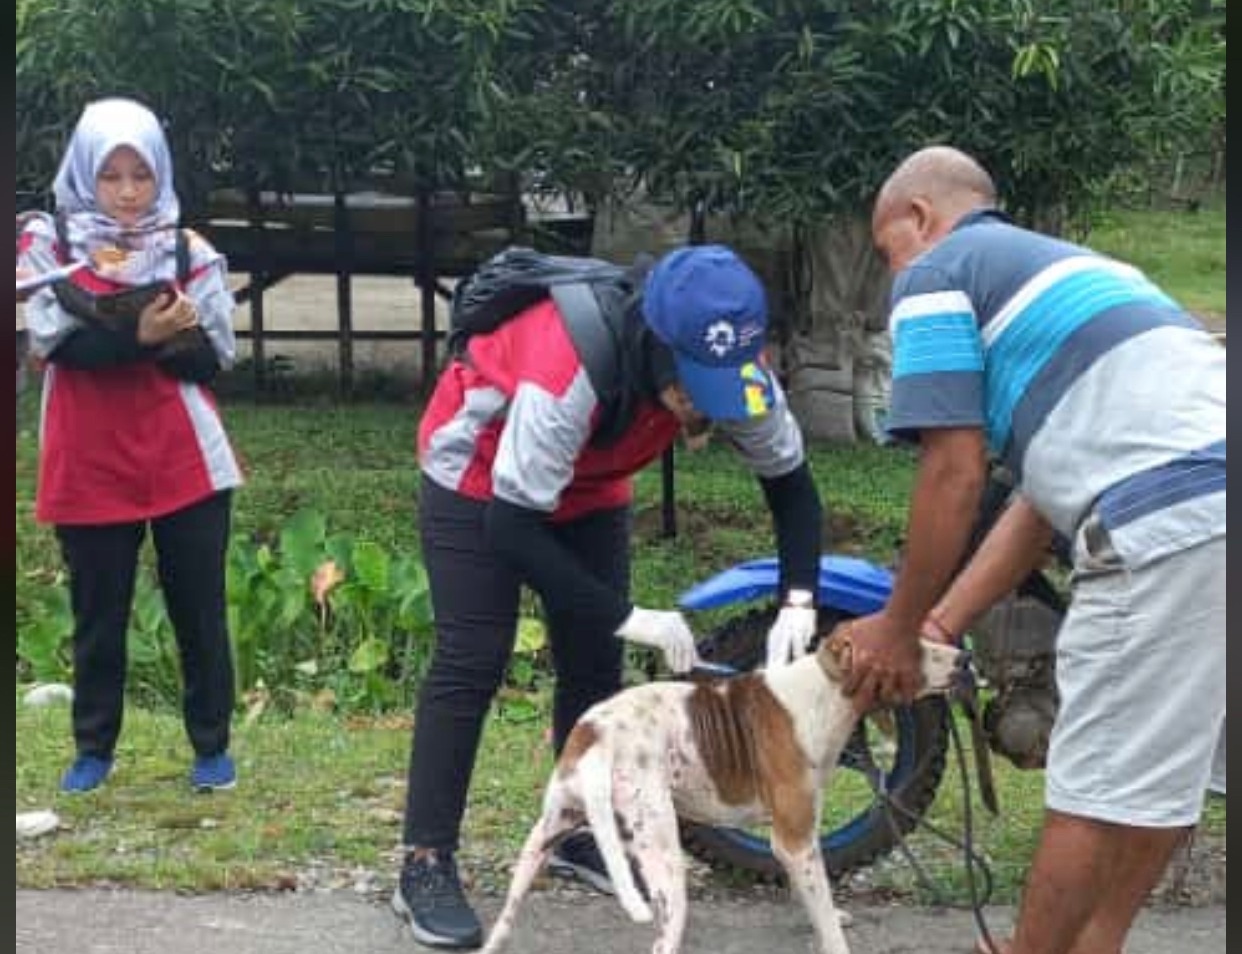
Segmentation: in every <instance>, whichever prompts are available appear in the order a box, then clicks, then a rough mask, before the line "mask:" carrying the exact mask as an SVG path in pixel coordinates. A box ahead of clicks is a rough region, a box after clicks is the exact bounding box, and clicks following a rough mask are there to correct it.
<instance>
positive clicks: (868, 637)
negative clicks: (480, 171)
mask: <svg viewBox="0 0 1242 954" xmlns="http://www.w3.org/2000/svg"><path fill="white" fill-rule="evenodd" d="M921 445H922V452H921V454H920V459H919V469H918V476H917V477H916V478H915V486H914V494H913V497H912V500H911V504H910V519H909V526H908V530H907V537H906V550H905V553H904V554H903V557H902V562H901V569H900V570H899V571H898V574H897V579H896V581H895V582H894V584H893V592H892V595H891V596H890V597H889V600H888V603H887V605H886V606H885V608H884V609H883V610H881V611H880V612H878V613H875V614H873V615H871V616H867V617H864V618H862V619H859V620H856V621H854V622H853V623H851V624H850V633H851V642H852V659H851V665H850V671H849V673H848V675H847V676H846V679H845V684H844V689H845V692H846V694H847V695H850V696H853V697H854V704H855V706H856V708H858V709H859V710H860V711H866V710H867V709H869V708H871V707H872V706H874V705H876V704H885V703H889V704H892V703H898V702H908V701H910V700H911V699H913V698H914V697H915V696H916V695H917V694H918V691H919V688H920V666H919V662H920V658H919V656H920V650H919V642H918V635H919V629H920V627H921V625H922V622H923V618H924V617H925V616H926V614H927V612H928V610H930V609H931V607H932V604H933V603H934V602H935V601H936V599H937V598H938V597H939V596H940V595H941V593H942V591H943V590H944V588H945V586H946V585H947V584H948V582H949V579H950V578H951V577H952V575H953V571H954V569H955V568H956V567H957V566H958V565H959V563H960V561H961V558H962V554H963V552H964V551H965V549H966V545H967V542H968V541H969V539H970V531H971V527H972V526H973V524H974V520H975V515H976V513H977V511H978V507H979V499H980V495H981V493H982V490H983V484H984V480H985V477H986V474H987V462H986V459H985V456H984V453H985V452H984V440H983V432H982V431H981V430H980V429H978V428H973V427H969V428H968V427H961V428H943V429H939V428H937V429H928V430H926V431H924V432H923V433H922V435H921Z"/></svg>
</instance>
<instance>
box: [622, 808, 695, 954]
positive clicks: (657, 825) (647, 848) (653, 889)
mask: <svg viewBox="0 0 1242 954" xmlns="http://www.w3.org/2000/svg"><path fill="white" fill-rule="evenodd" d="M643 792H644V794H643V796H642V797H641V798H633V799H630V798H625V797H621V798H618V799H617V803H618V814H619V815H620V816H621V817H622V819H623V823H625V824H627V825H628V826H629V829H630V831H631V832H633V840H632V841H631V842H630V851H631V852H632V853H633V856H634V861H635V863H636V864H637V866H638V870H639V873H640V874H641V875H642V877H643V880H644V881H645V882H646V884H647V894H648V896H649V897H650V898H651V904H652V906H653V907H654V908H655V913H656V925H657V927H658V929H659V935H658V936H657V937H656V941H655V945H654V946H653V947H652V948H651V951H652V954H677V952H678V951H680V950H681V942H682V936H683V935H684V934H685V931H686V859H685V855H684V854H683V853H682V850H681V841H680V839H679V838H678V836H677V813H676V810H675V809H674V808H673V800H672V798H671V797H670V796H669V795H668V792H667V788H666V787H665V785H664V784H652V785H644V786H643ZM657 793H658V794H657Z"/></svg>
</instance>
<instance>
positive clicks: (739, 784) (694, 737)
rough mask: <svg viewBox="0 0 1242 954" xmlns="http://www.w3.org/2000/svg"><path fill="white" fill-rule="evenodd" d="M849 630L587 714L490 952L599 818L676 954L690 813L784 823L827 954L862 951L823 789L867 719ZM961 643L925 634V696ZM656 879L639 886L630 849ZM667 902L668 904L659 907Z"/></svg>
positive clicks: (630, 892) (659, 943)
mask: <svg viewBox="0 0 1242 954" xmlns="http://www.w3.org/2000/svg"><path fill="white" fill-rule="evenodd" d="M848 649H849V647H848V637H843V636H841V635H836V636H834V637H833V638H831V639H828V640H824V641H823V642H822V643H821V645H820V648H819V649H818V650H817V652H815V653H814V654H812V655H808V656H804V657H803V658H802V659H800V660H798V661H797V662H795V663H793V664H791V665H788V666H783V667H781V668H779V669H774V670H772V671H763V672H756V673H750V674H747V675H743V676H739V677H736V678H733V679H723V680H712V681H708V682H698V683H690V682H658V683H649V684H645V685H641V686H636V687H634V688H631V689H627V690H625V691H623V692H621V693H618V694H617V695H615V696H613V697H612V698H610V699H607V700H605V701H604V702H601V703H599V704H597V705H595V706H593V707H592V708H591V709H589V710H588V711H587V712H586V713H584V714H583V716H582V718H581V719H580V720H579V721H578V724H577V725H576V726H575V728H574V730H573V732H572V733H571V734H570V736H569V738H568V740H567V741H566V743H565V748H564V750H563V751H562V753H561V757H560V760H559V761H558V763H557V766H556V769H555V771H554V772H553V776H552V779H551V781H550V782H549V783H548V787H547V790H546V792H545V793H544V801H543V813H542V814H541V815H540V817H539V820H538V821H537V822H536V823H535V826H534V828H532V829H531V832H530V835H529V836H528V837H527V839H526V844H525V845H524V846H523V848H522V852H521V854H520V856H519V857H518V861H517V864H516V866H515V869H514V873H513V881H512V883H511V885H510V887H509V894H508V897H507V899H506V901H505V906H504V909H503V910H502V911H501V913H500V917H499V918H498V919H497V921H496V924H495V926H494V927H493V929H492V933H491V936H490V937H489V938H488V942H487V945H486V947H485V948H484V954H495V952H496V951H499V950H500V948H501V945H502V944H503V943H504V941H505V939H506V938H507V937H508V935H509V933H510V931H511V930H512V928H513V922H514V918H515V915H516V913H517V907H518V904H519V903H520V901H521V899H522V897H523V896H524V895H525V894H526V892H527V891H528V890H529V888H530V885H531V882H532V881H533V880H534V878H535V875H536V874H537V873H538V872H539V870H540V869H541V868H542V867H543V865H544V864H545V863H546V862H547V860H548V856H549V854H550V852H551V849H552V847H553V845H554V844H555V843H556V841H557V840H558V839H559V838H560V837H561V836H562V835H564V834H565V833H566V832H568V831H570V830H572V829H574V828H577V827H579V826H581V825H583V824H584V823H586V824H589V825H590V827H591V830H592V832H593V834H594V836H595V840H596V842H597V844H598V845H599V849H600V852H601V854H602V855H603V857H604V861H605V864H606V865H607V866H608V874H609V876H610V877H611V879H612V882H613V886H614V888H615V889H616V894H617V899H618V901H620V903H621V905H622V907H623V908H624V909H625V911H626V913H627V914H629V916H630V917H631V918H632V919H633V920H634V921H638V922H642V923H646V922H650V921H652V920H653V919H654V920H655V921H656V922H657V927H658V930H659V934H658V936H657V938H656V941H655V944H654V946H653V947H652V954H676V952H678V951H679V950H680V949H681V942H682V935H683V933H684V931H685V926H686V869H685V858H684V855H683V854H682V851H681V845H680V842H679V840H678V835H677V819H678V816H680V817H683V818H686V819H689V820H693V821H697V822H700V823H704V824H710V825H725V826H730V827H741V826H745V825H753V824H756V823H761V822H770V823H771V826H772V850H773V852H774V854H775V855H776V857H777V859H778V860H779V861H780V863H781V865H782V866H783V867H784V869H785V872H786V874H787V875H788V878H789V883H790V885H791V886H792V887H793V889H794V891H795V893H796V894H797V895H798V897H799V898H800V899H801V901H802V903H803V905H804V906H805V907H806V910H807V913H808V914H809V916H810V919H811V924H812V926H813V927H814V930H815V936H816V940H817V944H818V950H819V951H820V952H821V954H848V950H849V949H848V946H847V945H846V942H845V935H844V934H843V933H842V931H841V926H840V923H839V921H838V918H837V914H836V910H835V908H834V905H833V901H832V892H831V889H830V887H829V884H828V878H827V874H826V872H825V869H824V862H823V858H822V856H821V854H820V847H819V838H818V831H819V821H820V819H819V809H820V798H819V792H820V791H821V789H822V788H823V786H824V784H825V783H826V782H827V781H828V779H829V777H830V776H831V774H832V771H833V769H834V768H835V767H836V764H837V758H838V757H839V756H840V754H841V750H842V749H843V748H844V746H845V744H846V742H847V741H848V739H849V737H850V733H851V732H852V731H853V728H854V725H855V723H856V721H857V714H856V713H855V711H854V708H853V705H852V704H851V702H850V700H849V699H848V698H846V697H845V695H844V694H843V692H842V691H841V678H840V677H841V673H842V670H843V667H845V666H848ZM958 656H959V653H958V651H957V650H956V649H954V648H953V647H950V646H944V645H940V644H937V643H932V642H929V641H926V640H924V641H923V679H924V683H923V684H924V688H923V692H924V693H925V694H926V693H932V692H940V691H945V690H947V689H948V688H949V687H950V684H951V682H952V679H953V674H954V672H955V670H956V667H957V661H958ZM627 853H628V854H629V855H630V856H631V857H632V858H633V859H634V862H635V863H636V865H637V867H638V869H639V871H640V872H641V875H642V878H643V880H644V881H645V882H646V885H647V890H648V897H649V898H650V903H648V901H647V900H645V899H644V898H643V896H642V895H641V894H640V892H639V890H638V887H637V885H636V884H635V881H634V877H633V874H632V872H631V870H630V866H629V864H627V863H626V854H627ZM653 909H654V910H653Z"/></svg>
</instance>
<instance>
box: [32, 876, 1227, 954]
mask: <svg viewBox="0 0 1242 954" xmlns="http://www.w3.org/2000/svg"><path fill="white" fill-rule="evenodd" d="M481 913H482V914H483V915H484V916H485V917H486V918H487V919H488V920H489V921H490V919H491V918H492V917H493V916H494V915H495V913H496V905H495V904H494V903H493V904H490V905H488V906H487V907H486V908H485V909H484V910H483V911H482V912H481ZM851 913H852V914H853V915H854V923H853V925H852V926H851V927H850V928H849V930H848V931H847V936H848V937H849V940H850V944H851V947H852V949H853V952H854V954H915V952H918V954H967V952H968V951H970V949H971V939H972V938H973V936H974V934H975V926H974V920H973V918H972V915H971V913H970V912H969V911H966V910H957V909H954V910H935V909H929V908H920V907H913V906H904V905H903V906H894V907H854V908H852V909H851ZM986 917H987V923H988V927H989V929H991V930H993V931H994V932H1003V931H1004V930H1005V929H1006V928H1007V927H1008V925H1009V924H1010V923H1012V922H1011V918H1012V912H1011V911H1010V910H1009V909H1007V908H995V909H989V911H988V913H987V915H986ZM652 939H653V934H652V932H651V931H650V929H648V928H646V927H642V926H635V925H632V924H630V923H629V922H628V921H626V920H625V919H624V916H623V915H622V913H621V911H620V909H619V908H618V907H617V906H616V904H615V903H614V902H613V901H612V900H611V899H608V898H589V899H585V900H584V899H567V898H564V897H556V896H553V895H552V894H549V893H543V894H539V893H537V894H534V895H532V896H531V897H529V898H528V899H527V901H526V903H525V905H524V907H523V908H522V911H521V912H520V914H519V918H518V930H517V931H516V932H515V934H514V937H513V939H512V943H511V944H510V945H509V947H508V949H507V950H508V954H581V952H588V954H640V952H646V951H647V950H649V949H650V944H651V941H652ZM424 950H425V949H424V948H421V947H418V946H417V945H416V944H415V943H414V942H413V940H412V938H411V937H410V935H409V933H408V931H407V930H406V928H405V927H404V925H403V924H402V922H400V921H398V920H397V918H396V917H395V916H393V915H392V914H391V913H390V911H389V910H388V907H387V905H386V904H378V903H376V902H373V901H368V900H363V899H361V898H358V897H355V896H353V895H350V894H348V893H345V892H328V893H322V894H316V893H307V894H286V895H255V896H237V895H228V894H210V895H196V896H183V895H177V894H173V893H171V892H163V893H157V892H134V891H101V890H67V891H32V890H19V891H18V892H17V951H18V952H31V954H35V952H37V954H221V952H227V954H416V952H422V951H424ZM811 950H812V948H811V934H810V929H809V927H808V926H807V923H806V919H805V918H804V917H803V915H802V912H801V909H800V908H799V907H798V906H797V905H796V904H794V903H792V902H790V903H779V902H771V901H757V902H753V903H751V902H747V903H746V904H722V903H720V902H706V901H700V902H697V903H694V904H692V905H691V908H690V926H689V930H688V931H687V941H686V945H685V949H684V954H751V952H758V954H786V952H788V954H809V952H811ZM1126 951H1127V954H1188V952H1194V954H1225V909H1224V907H1221V906H1212V907H1202V908H1190V907H1186V908H1149V909H1147V910H1146V911H1144V912H1143V914H1142V916H1141V918H1140V921H1139V923H1138V925H1137V926H1136V930H1135V932H1134V934H1133V935H1132V938H1131V943H1130V945H1129V946H1127V948H1126Z"/></svg>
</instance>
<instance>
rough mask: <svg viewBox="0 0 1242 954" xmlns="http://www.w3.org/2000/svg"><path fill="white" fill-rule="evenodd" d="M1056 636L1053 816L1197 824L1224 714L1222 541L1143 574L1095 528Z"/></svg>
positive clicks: (1050, 776)
mask: <svg viewBox="0 0 1242 954" xmlns="http://www.w3.org/2000/svg"><path fill="white" fill-rule="evenodd" d="M1074 552H1075V567H1074V586H1073V590H1074V595H1073V601H1072V603H1071V605H1070V609H1069V612H1068V613H1067V614H1066V618H1065V623H1064V625H1063V626H1062V629H1061V633H1060V635H1059V637H1058V640H1057V688H1058V690H1059V692H1060V696H1061V701H1060V709H1059V712H1058V715H1057V721H1056V725H1055V726H1054V727H1053V731H1052V738H1051V741H1050V746H1049V751H1048V767H1047V772H1046V776H1045V781H1046V785H1047V805H1048V807H1049V808H1050V809H1053V810H1055V811H1059V812H1064V813H1067V814H1072V815H1079V816H1085V817H1088V818H1094V819H1099V820H1101V821H1108V822H1116V823H1119V824H1124V825H1138V826H1144V827H1152V828H1174V827H1182V826H1187V825H1193V824H1194V823H1195V822H1197V821H1198V819H1199V815H1200V813H1201V812H1202V808H1203V801H1204V792H1205V790H1206V789H1207V788H1208V784H1209V780H1210V778H1211V776H1212V761H1213V755H1214V751H1215V749H1216V744H1217V740H1218V737H1222V733H1223V731H1224V718H1225V694H1226V680H1225V539H1224V538H1223V537H1222V538H1219V539H1216V540H1211V541H1208V542H1207V543H1203V544H1200V545H1198V546H1195V547H1192V548H1190V549H1188V550H1182V551H1179V552H1177V553H1173V554H1171V555H1169V556H1167V557H1164V558H1162V559H1159V560H1156V561H1155V562H1153V563H1150V564H1147V565H1144V566H1142V567H1139V568H1130V567H1127V566H1125V565H1124V563H1123V562H1122V561H1121V559H1120V557H1118V556H1117V554H1116V553H1115V552H1114V551H1113V549H1112V547H1111V545H1110V544H1109V543H1108V537H1107V533H1106V532H1104V531H1103V530H1102V528H1101V527H1100V526H1099V525H1098V524H1097V523H1094V522H1093V521H1088V526H1086V527H1084V530H1081V531H1080V532H1079V534H1078V538H1077V540H1076V541H1075V551H1074Z"/></svg>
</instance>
